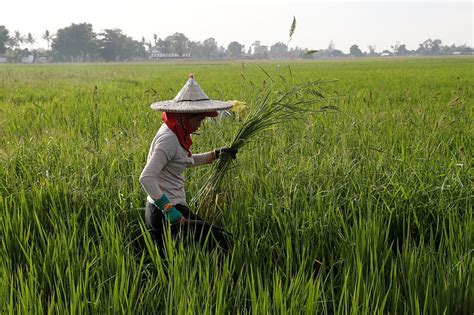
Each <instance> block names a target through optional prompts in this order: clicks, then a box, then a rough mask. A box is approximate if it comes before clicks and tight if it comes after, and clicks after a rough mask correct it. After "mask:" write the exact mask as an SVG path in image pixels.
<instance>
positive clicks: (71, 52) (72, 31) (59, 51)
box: [52, 23, 98, 61]
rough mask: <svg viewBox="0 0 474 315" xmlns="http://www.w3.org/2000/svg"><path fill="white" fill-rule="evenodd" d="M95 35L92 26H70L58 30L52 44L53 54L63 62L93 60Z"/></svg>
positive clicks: (95, 43) (95, 48)
mask: <svg viewBox="0 0 474 315" xmlns="http://www.w3.org/2000/svg"><path fill="white" fill-rule="evenodd" d="M96 37H97V35H96V34H95V33H94V32H93V30H92V24H89V23H82V24H74V23H73V24H71V26H68V27H65V28H62V29H59V30H58V31H57V34H56V37H55V38H54V39H53V42H52V50H53V53H54V54H55V55H56V56H57V58H58V59H59V60H63V61H87V60H93V59H94V57H96V55H97V48H98V45H97V40H96Z"/></svg>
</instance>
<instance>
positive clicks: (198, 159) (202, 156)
mask: <svg viewBox="0 0 474 315" xmlns="http://www.w3.org/2000/svg"><path fill="white" fill-rule="evenodd" d="M215 159H216V154H215V153H214V151H209V152H206V153H198V154H193V160H194V164H190V165H189V167H195V166H199V165H204V164H210V163H212V162H214V160H215Z"/></svg>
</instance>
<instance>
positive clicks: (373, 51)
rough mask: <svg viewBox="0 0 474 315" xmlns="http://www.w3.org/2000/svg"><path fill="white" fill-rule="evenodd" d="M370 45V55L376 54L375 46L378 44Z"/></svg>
mask: <svg viewBox="0 0 474 315" xmlns="http://www.w3.org/2000/svg"><path fill="white" fill-rule="evenodd" d="M368 47H369V55H370V56H373V55H375V54H376V53H375V47H376V46H375V45H369V46H368Z"/></svg>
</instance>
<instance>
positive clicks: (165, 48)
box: [154, 38, 171, 54]
mask: <svg viewBox="0 0 474 315" xmlns="http://www.w3.org/2000/svg"><path fill="white" fill-rule="evenodd" d="M154 47H155V48H156V50H157V51H158V52H159V53H162V54H171V42H170V41H168V40H166V39H161V38H159V39H158V40H157V41H156V42H155V46H154Z"/></svg>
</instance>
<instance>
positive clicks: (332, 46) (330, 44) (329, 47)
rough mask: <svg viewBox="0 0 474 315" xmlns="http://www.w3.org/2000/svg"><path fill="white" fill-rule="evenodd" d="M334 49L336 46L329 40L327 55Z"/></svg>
mask: <svg viewBox="0 0 474 315" xmlns="http://www.w3.org/2000/svg"><path fill="white" fill-rule="evenodd" d="M334 49H336V45H335V44H334V42H333V41H332V40H331V41H330V42H329V45H328V49H327V50H328V54H329V55H331V52H332V51H333V50H334Z"/></svg>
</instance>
